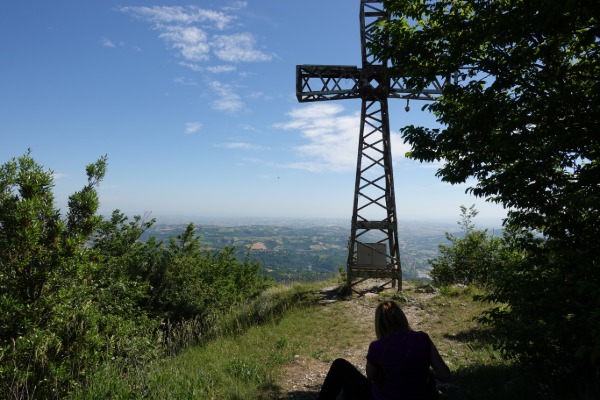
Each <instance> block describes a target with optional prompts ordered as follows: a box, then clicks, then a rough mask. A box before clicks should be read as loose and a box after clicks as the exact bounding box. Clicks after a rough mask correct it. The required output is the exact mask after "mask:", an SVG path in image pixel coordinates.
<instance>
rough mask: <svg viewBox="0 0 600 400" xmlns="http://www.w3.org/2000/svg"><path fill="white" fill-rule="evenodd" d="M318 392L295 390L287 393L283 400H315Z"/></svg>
mask: <svg viewBox="0 0 600 400" xmlns="http://www.w3.org/2000/svg"><path fill="white" fill-rule="evenodd" d="M318 395H319V392H316V391H312V390H297V391H294V392H289V393H287V395H286V397H284V398H283V399H284V400H316V398H317V396H318Z"/></svg>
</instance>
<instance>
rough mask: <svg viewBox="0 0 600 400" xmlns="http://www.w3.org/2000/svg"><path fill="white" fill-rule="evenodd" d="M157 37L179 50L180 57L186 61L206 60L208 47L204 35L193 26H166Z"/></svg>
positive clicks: (206, 38)
mask: <svg viewBox="0 0 600 400" xmlns="http://www.w3.org/2000/svg"><path fill="white" fill-rule="evenodd" d="M164 29H165V32H163V33H161V34H160V35H159V37H160V38H161V39H164V40H165V41H167V42H168V43H170V44H171V47H172V48H174V49H177V50H179V52H180V54H181V56H182V57H183V58H184V59H185V60H188V61H205V60H208V54H209V51H210V45H209V44H208V36H207V35H206V33H205V32H204V31H203V30H201V29H198V28H196V27H193V26H189V27H183V26H167V27H165V28H164Z"/></svg>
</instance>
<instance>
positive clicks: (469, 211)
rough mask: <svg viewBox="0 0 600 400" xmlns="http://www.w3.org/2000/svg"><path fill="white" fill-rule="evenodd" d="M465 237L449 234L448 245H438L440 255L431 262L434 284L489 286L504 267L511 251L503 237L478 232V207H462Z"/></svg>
mask: <svg viewBox="0 0 600 400" xmlns="http://www.w3.org/2000/svg"><path fill="white" fill-rule="evenodd" d="M460 211H461V214H460V220H459V221H458V225H460V227H461V231H462V234H461V235H453V234H452V233H449V232H446V239H447V240H448V241H449V242H450V243H449V244H448V245H446V244H440V245H439V246H438V250H439V253H440V254H439V255H438V256H437V257H436V258H434V259H432V260H429V264H430V265H431V267H432V270H431V272H430V275H431V278H432V280H433V283H434V284H435V285H437V286H448V285H453V284H461V285H471V284H476V285H479V286H483V287H489V286H490V285H491V284H492V282H493V274H494V272H495V271H497V270H498V269H500V268H501V265H502V264H503V263H504V262H505V259H506V257H508V254H509V252H507V251H506V246H505V244H504V241H503V240H502V238H501V237H497V236H493V235H489V234H488V231H487V230H486V229H475V225H474V224H473V218H475V217H476V216H477V214H478V213H479V212H478V211H477V210H476V209H475V206H474V205H472V206H471V207H469V208H467V207H465V206H461V207H460Z"/></svg>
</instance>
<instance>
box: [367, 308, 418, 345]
mask: <svg viewBox="0 0 600 400" xmlns="http://www.w3.org/2000/svg"><path fill="white" fill-rule="evenodd" d="M409 330H410V325H408V319H406V315H404V312H403V311H402V309H401V308H400V306H399V305H398V303H396V302H395V301H389V300H388V301H384V302H383V303H381V304H379V305H378V306H377V309H376V310H375V334H376V335H377V339H381V338H383V337H386V336H388V335H389V334H391V333H396V332H404V331H409Z"/></svg>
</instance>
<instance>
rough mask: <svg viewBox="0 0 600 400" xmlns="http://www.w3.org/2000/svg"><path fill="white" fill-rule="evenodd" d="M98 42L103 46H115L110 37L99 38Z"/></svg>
mask: <svg viewBox="0 0 600 400" xmlns="http://www.w3.org/2000/svg"><path fill="white" fill-rule="evenodd" d="M100 44H101V45H102V46H103V47H111V48H115V47H117V46H116V45H115V44H114V43H113V42H112V41H111V40H110V39H107V38H102V39H100Z"/></svg>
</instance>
